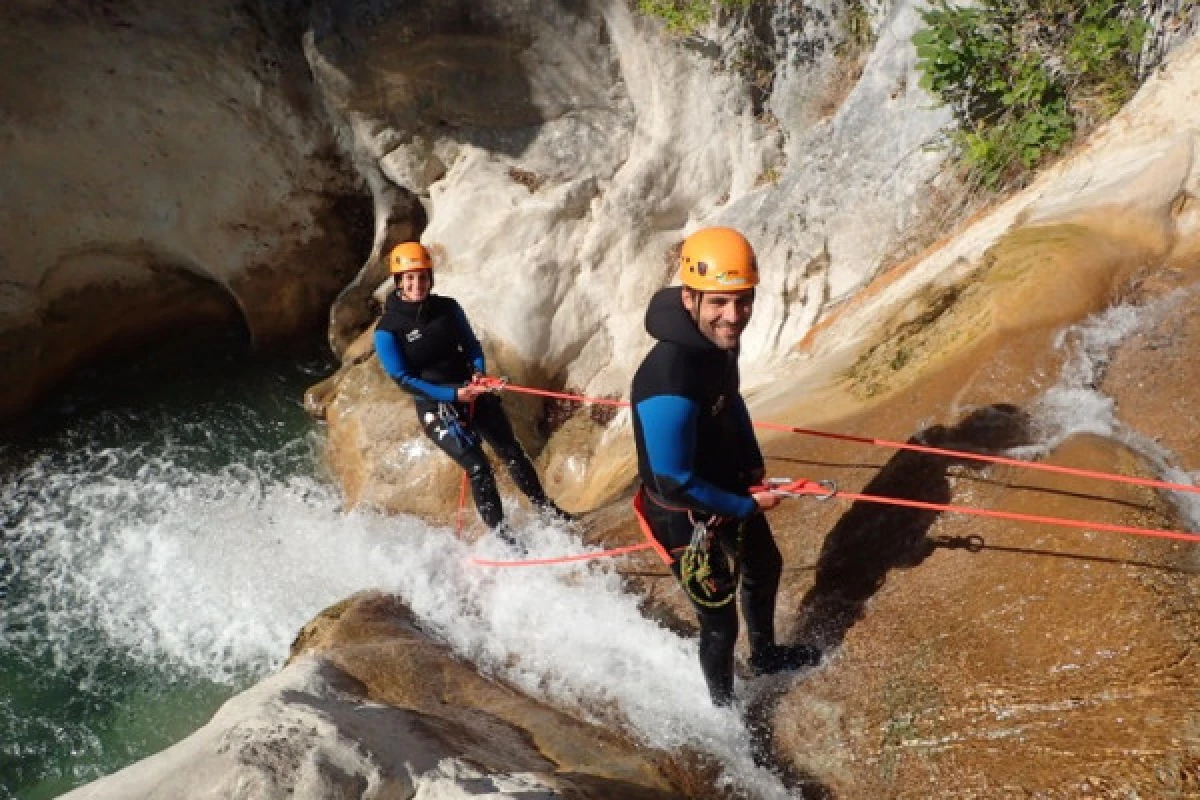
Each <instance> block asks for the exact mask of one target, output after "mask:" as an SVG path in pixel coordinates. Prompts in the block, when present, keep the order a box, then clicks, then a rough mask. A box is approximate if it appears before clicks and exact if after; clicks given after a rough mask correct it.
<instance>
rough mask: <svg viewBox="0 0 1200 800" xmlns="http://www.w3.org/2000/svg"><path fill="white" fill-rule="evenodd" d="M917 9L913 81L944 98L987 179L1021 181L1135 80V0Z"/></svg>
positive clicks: (1006, 0) (974, 165) (1043, 0)
mask: <svg viewBox="0 0 1200 800" xmlns="http://www.w3.org/2000/svg"><path fill="white" fill-rule="evenodd" d="M921 16H922V19H923V20H924V22H925V25H926V26H927V27H925V28H924V29H922V30H920V31H918V32H917V33H916V34H915V35H914V36H913V43H914V44H915V45H916V48H917V69H918V70H920V72H921V86H922V87H924V88H925V89H927V90H929V91H930V92H932V93H933V94H935V95H936V96H937V97H939V98H940V99H941V100H942V102H944V103H946V104H947V105H949V106H950V108H951V109H952V111H953V112H954V116H955V120H956V122H957V123H958V127H957V129H956V130H955V131H953V132H952V133H951V134H950V139H951V142H952V143H953V144H954V145H955V146H956V149H957V151H958V153H959V155H960V156H961V157H962V159H963V161H964V162H965V164H966V166H967V168H968V169H969V170H970V171H971V173H972V174H973V175H974V177H975V178H976V179H978V180H979V181H980V182H982V183H983V184H984V185H986V186H989V187H993V188H994V187H997V186H1000V185H1005V184H1011V183H1015V182H1018V181H1019V180H1021V179H1023V178H1024V177H1025V176H1026V175H1027V174H1028V172H1029V171H1030V170H1032V169H1034V168H1035V167H1036V166H1038V164H1040V163H1042V161H1043V160H1044V159H1046V158H1047V157H1048V156H1050V155H1052V154H1054V153H1057V152H1060V151H1061V150H1062V149H1063V148H1064V147H1066V146H1067V145H1068V144H1070V142H1071V141H1072V139H1073V138H1074V136H1075V133H1076V131H1077V130H1079V129H1081V128H1086V127H1089V126H1090V125H1092V124H1094V123H1095V122H1097V121H1098V120H1100V119H1103V118H1106V117H1108V116H1111V115H1112V114H1113V113H1115V111H1116V110H1117V109H1118V108H1120V106H1121V105H1122V104H1123V103H1124V102H1125V101H1126V100H1128V99H1129V97H1130V96H1131V95H1132V94H1133V90H1134V89H1135V88H1136V85H1137V81H1136V65H1137V56H1138V53H1139V51H1140V50H1141V46H1142V40H1143V38H1144V36H1145V33H1146V24H1145V22H1144V21H1143V20H1142V19H1141V18H1140V17H1138V16H1137V4H1136V2H1135V0H1074V1H1073V0H980V1H979V2H978V4H976V5H973V6H971V7H958V6H954V5H951V4H950V3H949V2H947V0H934V1H933V2H932V3H931V5H930V6H929V8H928V9H927V10H925V11H922V12H921Z"/></svg>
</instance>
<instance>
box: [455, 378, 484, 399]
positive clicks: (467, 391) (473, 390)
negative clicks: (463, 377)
mask: <svg viewBox="0 0 1200 800" xmlns="http://www.w3.org/2000/svg"><path fill="white" fill-rule="evenodd" d="M487 393H488V388H487V387H486V386H484V385H483V384H481V383H474V382H472V383H468V384H467V385H466V386H461V387H459V389H458V390H457V391H456V392H455V393H454V399H455V400H457V401H458V402H460V403H472V402H474V401H475V398H477V397H479V396H480V395H482V394H487Z"/></svg>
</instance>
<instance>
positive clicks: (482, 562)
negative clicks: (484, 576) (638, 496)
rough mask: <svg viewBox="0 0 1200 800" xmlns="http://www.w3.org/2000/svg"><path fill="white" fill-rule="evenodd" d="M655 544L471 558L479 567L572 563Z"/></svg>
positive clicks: (645, 547) (634, 551) (650, 547)
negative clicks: (561, 553)
mask: <svg viewBox="0 0 1200 800" xmlns="http://www.w3.org/2000/svg"><path fill="white" fill-rule="evenodd" d="M653 548H654V545H652V544H650V543H649V542H643V543H642V544H631V545H629V546H628V547H618V548H616V549H615V550H596V551H594V552H591V553H579V554H578V555H573V556H559V557H557V558H526V559H522V560H520V561H493V560H491V559H487V558H471V559H469V561H470V563H472V564H474V565H475V566H477V567H540V566H546V565H549V564H570V563H572V562H575V561H591V560H592V559H595V558H609V557H610V556H623V555H625V554H626V553H636V552H637V551H639V550H651V549H653Z"/></svg>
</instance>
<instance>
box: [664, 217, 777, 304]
mask: <svg viewBox="0 0 1200 800" xmlns="http://www.w3.org/2000/svg"><path fill="white" fill-rule="evenodd" d="M679 280H680V281H682V282H683V285H684V286H687V287H689V288H691V289H695V290H697V291H700V292H742V291H745V290H746V289H753V288H754V287H755V286H758V262H757V259H755V257H754V248H753V247H751V246H750V242H748V241H746V237H745V236H742V235H741V234H740V233H738V232H737V231H735V230H734V229H733V228H701V229H700V230H698V231H696V232H695V233H693V234H692V235H691V236H689V237H687V238H686V239H684V240H683V250H682V251H680V253H679Z"/></svg>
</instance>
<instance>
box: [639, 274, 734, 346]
mask: <svg viewBox="0 0 1200 800" xmlns="http://www.w3.org/2000/svg"><path fill="white" fill-rule="evenodd" d="M646 332H647V333H649V334H650V335H651V336H653V337H654V338H655V339H657V340H659V341H660V342H671V343H673V344H677V345H681V346H683V347H687V348H691V349H693V350H720V349H721V348H719V347H717V346H716V344H714V343H713V342H711V341H709V339H708V337H707V336H705V335H704V334H703V333H701V332H700V329H699V328H698V327H696V321H695V320H694V319H692V315H691V314H689V313H688V311H687V309H686V308H685V307H684V305H683V287H681V286H668V287H667V288H666V289H659V290H658V291H657V292H655V293H654V297H651V298H650V305H649V307H648V308H647V309H646Z"/></svg>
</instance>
